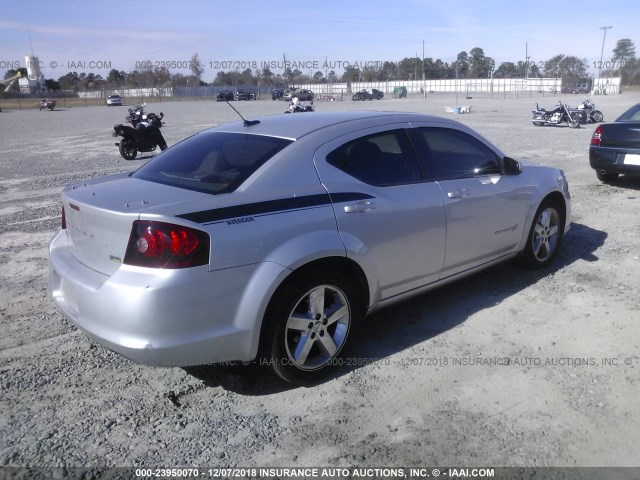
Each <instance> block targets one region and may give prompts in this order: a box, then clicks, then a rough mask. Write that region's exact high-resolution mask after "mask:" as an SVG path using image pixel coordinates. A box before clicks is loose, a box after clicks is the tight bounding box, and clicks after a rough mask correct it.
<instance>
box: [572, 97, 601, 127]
mask: <svg viewBox="0 0 640 480" xmlns="http://www.w3.org/2000/svg"><path fill="white" fill-rule="evenodd" d="M577 110H580V111H581V113H582V123H600V122H602V121H603V120H604V115H602V112H601V111H600V110H596V104H595V103H592V102H591V100H589V99H588V98H587V99H586V100H585V101H584V102H582V103H581V104H580V105H578V107H577Z"/></svg>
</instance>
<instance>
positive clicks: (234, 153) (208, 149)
mask: <svg viewBox="0 0 640 480" xmlns="http://www.w3.org/2000/svg"><path fill="white" fill-rule="evenodd" d="M291 142H292V141H291V140H287V139H283V138H277V137H268V136H264V135H250V134H242V133H224V132H203V133H199V134H197V135H194V136H193V137H190V138H188V139H186V140H184V141H183V142H180V143H178V144H176V145H174V146H173V147H171V148H170V149H168V150H166V151H165V152H163V153H162V154H161V155H158V156H157V157H156V158H154V159H153V160H151V161H150V162H149V163H147V164H146V165H144V166H143V167H141V168H140V169H138V170H137V171H136V172H134V173H133V175H132V176H133V177H134V178H139V179H142V180H148V181H151V182H157V183H162V184H165V185H171V186H174V187H180V188H186V189H189V190H196V191H200V192H205V193H213V194H218V193H228V192H232V191H234V190H235V189H236V188H238V186H240V185H241V184H242V183H243V182H244V181H245V180H246V179H247V178H249V177H250V176H251V174H253V172H255V171H256V170H257V169H258V168H260V167H261V166H262V165H263V164H264V163H265V162H267V161H268V160H269V159H270V158H271V157H273V156H274V155H275V154H276V153H278V152H279V151H280V150H282V149H283V148H285V147H286V146H287V145H289V144H290V143H291Z"/></svg>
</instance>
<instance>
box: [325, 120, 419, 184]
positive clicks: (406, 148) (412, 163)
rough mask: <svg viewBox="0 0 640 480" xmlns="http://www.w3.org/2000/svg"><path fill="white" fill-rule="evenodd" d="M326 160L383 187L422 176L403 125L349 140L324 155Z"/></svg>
mask: <svg viewBox="0 0 640 480" xmlns="http://www.w3.org/2000/svg"><path fill="white" fill-rule="evenodd" d="M327 162H328V163H329V164H331V165H333V166H334V167H336V168H339V169H340V170H342V171H344V172H345V173H348V174H349V175H351V176H352V177H355V178H357V179H358V180H360V181H361V182H364V183H368V184H370V185H376V186H382V187H384V186H391V185H402V184H407V183H415V182H419V181H421V180H422V175H421V172H420V167H419V165H418V161H417V158H416V155H415V153H414V151H413V147H412V145H411V142H410V141H409V137H408V136H407V133H406V132H405V130H404V129H398V130H391V131H387V132H382V133H376V134H373V135H368V136H366V137H360V138H358V139H356V140H352V141H350V142H348V143H346V144H344V145H342V146H340V147H339V148H337V149H336V150H334V151H332V152H331V153H330V154H329V155H327Z"/></svg>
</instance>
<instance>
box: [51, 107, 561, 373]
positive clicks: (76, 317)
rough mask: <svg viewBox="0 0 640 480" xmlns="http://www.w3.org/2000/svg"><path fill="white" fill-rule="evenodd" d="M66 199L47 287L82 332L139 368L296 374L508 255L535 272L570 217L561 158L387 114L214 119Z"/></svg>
mask: <svg viewBox="0 0 640 480" xmlns="http://www.w3.org/2000/svg"><path fill="white" fill-rule="evenodd" d="M62 205H63V211H62V228H61V230H60V232H59V233H58V234H57V235H56V236H55V237H54V238H53V239H52V241H51V245H50V282H51V291H52V294H53V298H54V300H55V302H56V304H57V305H58V307H59V308H60V309H61V310H62V311H63V312H64V313H65V314H66V316H68V317H69V318H70V319H71V320H72V321H73V322H74V323H75V324H76V325H77V326H78V327H79V328H80V329H81V330H83V331H84V332H85V333H86V334H87V335H88V336H89V337H90V338H92V339H94V340H95V341H97V342H99V343H101V344H102V345H104V346H106V347H107V348H110V349H112V350H114V351H116V352H119V353H121V354H123V355H125V356H127V357H129V358H130V359H133V360H134V361H137V362H140V363H144V364H149V365H160V366H189V365H199V364H207V363H214V362H221V361H231V360H235V361H252V360H255V359H261V360H262V361H266V363H268V364H269V365H271V366H272V367H273V370H274V371H275V373H276V374H278V375H279V376H280V377H282V378H283V379H285V380H287V381H289V382H292V383H297V384H304V383H308V382H312V381H317V379H318V378H321V377H322V376H323V375H325V374H326V373H327V372H328V371H329V370H330V368H331V367H332V366H334V365H336V364H339V363H340V362H339V358H338V357H339V356H340V355H341V354H343V353H344V347H345V345H346V344H347V342H348V340H349V337H350V333H351V332H352V330H353V325H354V324H355V323H356V322H366V321H367V320H366V318H364V317H365V316H366V315H367V314H368V313H370V312H372V311H373V310H375V309H377V308H379V307H381V306H383V305H386V304H389V303H391V302H395V301H397V300H401V299H403V298H405V297H407V296H410V295H416V294H419V293H421V292H424V291H426V290H429V289H432V288H435V287H437V286H439V285H442V284H443V283H446V282H449V281H451V280H454V279H457V278H460V277H463V276H466V275H469V274H471V273H473V272H476V271H478V270H480V269H484V268H487V267H490V266H492V265H494V264H496V263H497V262H502V261H505V260H509V259H514V258H517V259H519V260H520V261H521V262H522V263H524V264H525V265H527V266H530V267H545V266H547V265H548V264H549V263H550V262H551V261H552V260H553V258H554V256H555V255H556V253H557V251H558V248H559V247H560V243H561V240H562V237H563V234H564V233H565V232H566V231H567V229H568V228H569V224H570V217H571V205H570V196H569V191H568V185H567V181H566V179H565V176H564V174H563V172H562V171H561V170H558V169H556V168H552V167H546V166H538V165H533V164H529V163H523V162H518V161H516V160H514V159H512V158H510V157H508V156H505V154H503V153H502V152H501V151H500V150H499V149H498V148H496V147H495V146H494V145H492V144H491V143H490V142H489V141H487V140H486V139H484V138H482V137H481V136H480V135H479V134H477V133H476V132H474V131H473V130H471V129H469V128H467V127H466V126H464V125H461V124H459V123H457V122H454V121H451V120H448V119H443V118H438V117H431V116H425V115H418V114H409V113H390V112H344V113H326V114H325V113H314V114H313V115H301V116H298V115H275V116H270V117H263V118H260V119H255V120H251V121H245V122H237V123H231V124H228V125H223V126H220V127H216V128H213V129H210V130H206V131H204V132H201V133H199V134H197V135H194V136H192V137H190V138H188V139H187V140H184V141H182V142H180V143H178V144H177V145H175V146H173V147H171V148H169V149H167V150H166V151H164V152H162V153H161V154H159V155H157V156H156V157H155V158H153V159H152V160H151V161H149V162H148V163H147V164H145V165H143V166H142V167H140V168H139V169H138V170H136V171H134V172H132V173H128V174H121V175H115V176H111V177H106V178H101V179H98V180H92V181H86V182H82V183H78V184H75V185H69V186H67V187H66V188H65V189H64V191H63V193H62Z"/></svg>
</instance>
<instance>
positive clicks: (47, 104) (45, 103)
mask: <svg viewBox="0 0 640 480" xmlns="http://www.w3.org/2000/svg"><path fill="white" fill-rule="evenodd" d="M36 107H38V110H39V111H42V109H43V108H48V109H49V110H51V111H52V112H53V109H54V108H56V101H55V100H49V99H48V98H43V99H42V100H40V101H39V102H38V104H37V105H36Z"/></svg>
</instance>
